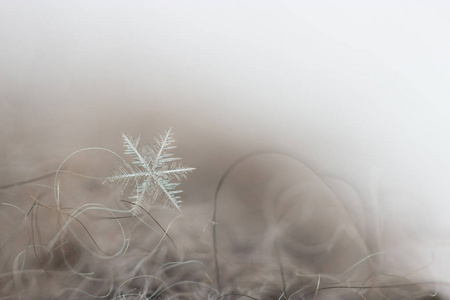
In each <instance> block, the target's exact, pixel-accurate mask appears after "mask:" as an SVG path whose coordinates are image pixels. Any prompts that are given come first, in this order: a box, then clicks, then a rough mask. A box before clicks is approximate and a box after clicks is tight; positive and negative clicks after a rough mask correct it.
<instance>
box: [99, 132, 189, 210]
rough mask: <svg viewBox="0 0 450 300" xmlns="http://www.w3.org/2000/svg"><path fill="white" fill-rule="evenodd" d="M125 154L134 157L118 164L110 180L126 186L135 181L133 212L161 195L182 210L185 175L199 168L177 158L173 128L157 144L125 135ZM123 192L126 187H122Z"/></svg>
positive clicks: (156, 139)
mask: <svg viewBox="0 0 450 300" xmlns="http://www.w3.org/2000/svg"><path fill="white" fill-rule="evenodd" d="M122 137H123V141H124V146H125V152H124V153H125V154H126V155H130V156H131V157H132V158H133V161H132V163H131V164H129V163H126V162H125V166H121V165H118V167H117V169H116V170H115V171H114V172H113V174H112V175H111V176H109V177H107V178H106V181H109V182H122V183H123V184H124V189H125V187H126V186H128V184H129V182H130V180H131V181H133V182H134V190H133V194H132V196H130V197H129V198H130V200H131V201H132V202H133V204H134V206H133V208H132V212H133V214H136V213H137V212H138V210H139V208H141V207H144V208H145V207H146V206H148V205H149V203H152V202H154V201H155V200H156V199H158V198H159V197H160V196H162V197H163V198H165V200H166V203H167V202H168V203H170V204H171V205H172V206H174V207H175V208H177V209H178V210H179V211H181V206H180V203H181V200H180V193H181V192H182V191H181V190H176V188H177V186H178V185H179V184H180V183H179V181H181V179H182V178H186V175H187V173H189V172H192V171H193V170H195V168H190V167H187V166H184V165H183V164H182V163H181V162H179V160H180V158H178V157H173V154H172V153H170V152H169V151H170V150H173V149H175V148H176V146H175V145H174V142H175V140H174V139H173V138H172V131H171V129H169V130H168V131H166V133H165V134H164V135H161V134H159V137H158V138H155V145H154V146H153V147H150V146H148V145H144V146H139V142H140V139H141V137H140V136H138V137H137V138H136V139H133V138H132V137H128V136H126V135H125V134H122ZM122 192H123V190H122Z"/></svg>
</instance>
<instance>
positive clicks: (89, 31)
mask: <svg viewBox="0 0 450 300" xmlns="http://www.w3.org/2000/svg"><path fill="white" fill-rule="evenodd" d="M311 2H312V1H197V0H195V1H1V3H0V105H1V106H0V138H1V140H0V141H1V146H0V167H1V168H2V170H3V171H2V178H3V181H4V182H1V183H0V184H7V183H10V182H12V181H14V180H23V177H24V176H25V175H24V174H27V173H26V170H27V168H30V167H32V166H34V165H36V164H38V163H40V162H41V161H45V160H47V159H58V160H62V159H64V158H65V157H66V156H67V155H69V154H70V153H71V152H73V151H75V150H77V149H80V148H83V147H89V146H104V147H109V148H113V149H115V150H117V151H119V152H120V151H121V143H122V142H121V136H120V134H121V132H126V133H129V134H133V135H137V134H139V133H142V134H143V139H145V140H148V141H151V138H152V136H153V135H155V134H156V133H157V132H160V131H162V130H164V129H167V128H168V127H170V126H172V127H174V131H175V133H176V137H177V140H178V141H179V143H178V145H179V147H180V153H182V156H183V158H184V160H185V161H186V162H187V163H188V164H190V165H193V166H195V167H197V168H198V170H197V172H196V174H195V175H193V179H192V182H193V185H194V186H195V188H196V191H197V192H198V193H199V195H202V196H201V197H204V199H205V201H209V199H210V197H211V193H212V191H213V190H214V188H215V184H217V181H218V179H219V177H220V175H221V174H222V172H223V171H224V170H225V169H226V167H227V166H228V165H229V164H230V163H232V162H233V161H234V160H235V159H237V158H239V157H240V156H242V155H244V154H246V153H248V152H251V151H258V150H261V149H277V150H280V151H284V152H287V153H290V154H292V155H294V156H295V157H297V158H299V159H302V160H303V161H305V162H307V163H308V164H310V165H311V166H313V167H314V169H315V170H316V171H318V172H319V173H320V174H322V175H331V176H335V177H338V178H340V179H343V180H345V181H347V182H349V183H350V184H351V185H352V186H353V187H354V188H355V189H356V190H357V191H358V192H359V193H360V195H361V197H362V199H363V202H364V206H365V207H366V209H367V213H368V214H369V215H370V216H371V217H370V218H368V219H367V222H368V223H371V222H372V223H373V224H379V223H378V221H379V222H381V221H383V220H385V221H386V222H387V223H389V222H392V223H393V224H396V225H397V226H398V227H401V230H400V231H402V232H403V231H404V233H405V235H407V236H412V237H413V238H417V239H418V240H421V241H422V240H429V241H433V242H427V243H428V244H426V245H427V246H426V247H428V245H432V246H433V249H437V250H436V251H438V250H439V251H441V252H442V253H444V254H445V253H448V250H447V248H446V246H447V244H448V241H447V240H448V237H449V232H450V231H449V229H450V218H449V217H448V215H449V214H450V189H449V188H448V187H449V185H450V184H449V183H450V156H449V153H450V116H449V113H450V85H449V82H450V56H449V53H450V39H449V38H448V37H449V36H450V19H449V18H448V16H449V15H450V5H449V4H448V2H447V1H339V3H337V2H335V1H319V2H315V3H314V4H313V3H311ZM11 170H13V171H11ZM18 170H21V171H18ZM202 184H203V185H202ZM202 186H203V187H204V188H205V191H204V192H201V191H200V189H201V187H202ZM187 189H189V187H187ZM191 192H192V193H193V191H191ZM185 205H188V204H185ZM390 229H391V228H390V227H387V228H381V229H380V230H379V231H380V232H379V234H380V235H381V236H382V235H383V233H382V232H383V231H384V230H386V231H389V230H390ZM437 240H438V241H439V243H437V242H436V241H437ZM436 246H439V248H434V247H436ZM439 264H441V263H439Z"/></svg>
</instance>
